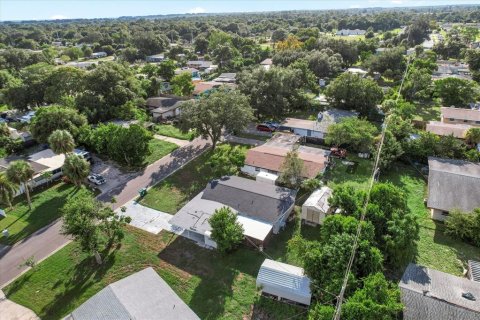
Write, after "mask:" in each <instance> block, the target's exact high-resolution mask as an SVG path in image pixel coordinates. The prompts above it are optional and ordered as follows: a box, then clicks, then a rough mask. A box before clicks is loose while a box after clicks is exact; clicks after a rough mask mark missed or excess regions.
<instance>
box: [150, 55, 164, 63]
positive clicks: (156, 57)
mask: <svg viewBox="0 0 480 320" xmlns="http://www.w3.org/2000/svg"><path fill="white" fill-rule="evenodd" d="M145 61H147V62H153V63H156V62H162V61H165V55H164V54H163V53H159V54H154V55H151V56H147V57H146V58H145Z"/></svg>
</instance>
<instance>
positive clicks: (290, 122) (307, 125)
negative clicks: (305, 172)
mask: <svg viewBox="0 0 480 320" xmlns="http://www.w3.org/2000/svg"><path fill="white" fill-rule="evenodd" d="M347 117H358V113H357V112H352V111H347V110H340V109H329V110H327V111H324V112H320V113H319V114H318V117H317V121H314V120H305V119H295V118H287V119H285V121H284V122H283V123H282V124H281V125H280V128H279V130H280V131H290V132H292V133H295V134H296V135H299V136H301V137H305V138H306V139H307V140H312V141H315V140H316V139H317V140H318V139H319V140H323V139H325V136H326V135H327V131H328V127H329V126H330V125H332V124H334V123H338V122H340V120H342V119H343V118H347Z"/></svg>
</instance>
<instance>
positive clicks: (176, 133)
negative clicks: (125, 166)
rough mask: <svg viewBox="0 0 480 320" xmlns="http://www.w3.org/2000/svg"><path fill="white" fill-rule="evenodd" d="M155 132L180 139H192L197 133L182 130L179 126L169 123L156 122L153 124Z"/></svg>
mask: <svg viewBox="0 0 480 320" xmlns="http://www.w3.org/2000/svg"><path fill="white" fill-rule="evenodd" d="M153 130H154V131H155V133H157V134H159V135H162V136H166V137H172V138H177V139H182V140H193V139H194V138H195V137H196V136H197V134H196V133H195V132H194V131H190V132H186V133H185V132H182V131H181V130H180V129H179V128H177V127H176V126H174V125H171V124H157V125H155V127H154V129H153Z"/></svg>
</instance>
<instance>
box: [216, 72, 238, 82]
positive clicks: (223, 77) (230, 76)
mask: <svg viewBox="0 0 480 320" xmlns="http://www.w3.org/2000/svg"><path fill="white" fill-rule="evenodd" d="M236 77H237V74H236V73H222V74H220V75H219V76H218V77H217V78H215V79H214V80H213V81H215V82H221V83H235V81H236V80H235V79H236Z"/></svg>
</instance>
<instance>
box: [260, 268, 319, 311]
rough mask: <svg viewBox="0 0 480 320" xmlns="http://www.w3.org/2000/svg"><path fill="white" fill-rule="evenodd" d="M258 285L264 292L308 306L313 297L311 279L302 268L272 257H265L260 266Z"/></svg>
mask: <svg viewBox="0 0 480 320" xmlns="http://www.w3.org/2000/svg"><path fill="white" fill-rule="evenodd" d="M257 287H261V288H262V292H263V293H267V294H270V295H274V296H277V297H278V298H279V299H285V300H289V301H293V302H297V303H300V304H303V305H307V306H308V305H310V300H311V298H312V294H311V292H310V279H309V278H308V277H307V276H305V275H304V271H303V269H302V268H299V267H295V266H292V265H289V264H286V263H281V262H277V261H273V260H270V259H265V261H264V262H263V263H262V265H261V267H260V270H259V272H258V276H257Z"/></svg>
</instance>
